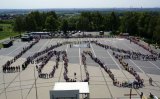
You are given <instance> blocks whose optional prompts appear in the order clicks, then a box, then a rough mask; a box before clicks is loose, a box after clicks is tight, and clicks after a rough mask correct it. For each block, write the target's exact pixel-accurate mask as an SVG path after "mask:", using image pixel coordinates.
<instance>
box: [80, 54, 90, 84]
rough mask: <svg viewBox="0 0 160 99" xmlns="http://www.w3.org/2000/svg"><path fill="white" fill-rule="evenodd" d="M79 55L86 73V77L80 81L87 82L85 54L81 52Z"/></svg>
mask: <svg viewBox="0 0 160 99" xmlns="http://www.w3.org/2000/svg"><path fill="white" fill-rule="evenodd" d="M81 56H82V64H83V65H84V70H85V73H86V78H85V79H84V80H82V82H89V72H88V70H87V66H86V56H85V55H84V53H82V54H81Z"/></svg>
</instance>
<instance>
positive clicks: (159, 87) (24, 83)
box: [0, 38, 160, 99]
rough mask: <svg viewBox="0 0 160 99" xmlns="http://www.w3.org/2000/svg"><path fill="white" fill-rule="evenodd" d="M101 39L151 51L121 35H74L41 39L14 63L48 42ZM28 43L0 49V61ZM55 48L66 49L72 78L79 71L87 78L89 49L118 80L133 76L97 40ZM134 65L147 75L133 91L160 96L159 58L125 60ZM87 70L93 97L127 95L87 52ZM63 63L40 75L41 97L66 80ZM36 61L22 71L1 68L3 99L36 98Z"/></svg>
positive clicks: (0, 96)
mask: <svg viewBox="0 0 160 99" xmlns="http://www.w3.org/2000/svg"><path fill="white" fill-rule="evenodd" d="M87 39H88V40H98V41H99V42H101V43H103V44H108V45H111V46H114V47H118V48H123V49H128V50H132V51H137V52H141V53H146V54H149V52H147V51H146V50H144V49H143V48H141V47H139V46H138V45H136V44H134V43H131V44H130V42H129V41H128V40H126V39H122V38H71V39H42V40H40V42H39V43H37V44H36V45H35V46H33V47H32V48H31V49H30V50H28V51H27V52H26V53H25V54H24V55H22V58H20V59H18V60H17V61H16V62H15V63H13V64H12V65H13V66H16V65H21V64H22V63H23V62H24V61H25V58H26V57H28V56H30V55H33V54H34V53H35V52H37V51H41V50H43V49H45V48H46V47H47V46H51V45H54V44H56V43H57V42H63V41H83V40H87ZM27 45H29V43H23V42H18V41H15V42H14V45H13V46H12V47H10V48H7V49H1V50H0V64H1V66H2V64H4V63H5V62H6V61H7V60H8V59H11V58H12V57H13V56H15V55H16V54H18V53H19V52H20V51H21V50H22V49H23V47H25V46H27ZM56 50H67V53H68V58H69V67H68V69H69V72H68V76H69V77H70V78H73V77H74V72H76V73H77V79H78V80H79V81H80V80H82V79H84V78H85V72H84V66H83V65H82V63H81V57H80V53H82V52H83V51H84V50H90V51H92V53H94V55H95V56H96V57H98V58H100V59H101V60H102V61H103V62H104V63H105V64H107V66H108V67H109V68H110V69H111V71H112V72H113V74H114V75H115V77H116V78H117V79H118V80H119V81H132V80H134V77H133V76H132V75H130V74H129V73H128V72H126V71H125V70H124V69H123V67H122V66H121V65H120V64H119V62H118V61H117V60H116V59H115V58H114V57H113V56H112V51H110V50H105V49H103V48H101V47H99V46H96V45H95V44H91V48H84V47H83V48H79V47H72V48H69V46H68V45H63V46H61V47H59V48H56ZM54 61H55V58H54V57H53V58H51V60H50V61H49V62H48V64H46V66H45V67H44V69H43V71H44V72H49V71H50V70H51V67H52V66H53V65H54V64H55V62H54ZM125 61H126V62H128V63H129V66H132V67H133V68H134V69H135V70H136V71H137V72H138V74H139V75H140V76H141V77H142V78H143V79H144V83H145V87H144V88H140V89H136V90H135V89H134V90H133V93H135V94H137V96H133V97H134V98H137V97H139V94H140V92H142V91H143V92H144V94H145V95H146V96H148V95H149V92H150V91H151V92H152V93H153V94H155V95H156V96H158V97H160V94H159V93H160V60H157V61H137V60H125ZM87 70H88V72H89V73H90V84H89V89H90V96H91V98H94V99H101V98H103V99H104V98H105V99H106V98H116V97H119V98H121V99H128V97H127V96H124V94H127V93H129V90H130V89H129V88H119V87H116V86H113V84H112V80H111V79H110V78H109V76H108V74H107V73H106V72H105V71H104V70H103V69H102V68H100V66H99V65H98V64H96V63H95V62H94V61H93V60H91V59H90V58H89V56H87ZM63 72H64V67H63V63H62V60H61V62H60V65H59V68H58V69H57V70H56V72H55V77H54V78H52V79H42V78H37V72H36V79H37V87H38V89H37V90H38V99H49V90H51V89H52V88H53V86H54V83H55V82H59V81H65V80H64V78H63ZM149 77H152V79H153V81H154V83H153V84H154V86H151V85H149V83H148V79H149ZM34 79H35V78H34V65H33V64H30V65H29V66H28V67H27V69H26V70H24V71H22V72H20V73H7V74H4V73H2V69H0V99H12V98H14V99H22V98H23V99H35V98H36V97H35V94H36V92H35V86H34V81H35V80H34Z"/></svg>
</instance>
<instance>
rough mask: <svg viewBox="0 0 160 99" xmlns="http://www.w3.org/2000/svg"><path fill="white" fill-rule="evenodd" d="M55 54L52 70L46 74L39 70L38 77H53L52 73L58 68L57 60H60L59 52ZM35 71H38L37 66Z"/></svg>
mask: <svg viewBox="0 0 160 99" xmlns="http://www.w3.org/2000/svg"><path fill="white" fill-rule="evenodd" d="M56 53H57V54H55V55H56V65H54V66H53V69H52V71H51V72H50V73H49V74H48V73H42V70H40V72H39V77H40V78H53V77H54V73H55V71H56V69H58V65H59V61H60V52H57V51H56ZM37 71H39V67H38V66H37Z"/></svg>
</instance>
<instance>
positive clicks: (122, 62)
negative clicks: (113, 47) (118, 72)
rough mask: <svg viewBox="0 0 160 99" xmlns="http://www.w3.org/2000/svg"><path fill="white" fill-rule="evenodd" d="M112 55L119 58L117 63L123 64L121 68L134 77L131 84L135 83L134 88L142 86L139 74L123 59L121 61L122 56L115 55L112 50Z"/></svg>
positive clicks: (142, 82) (142, 81)
mask: <svg viewBox="0 0 160 99" xmlns="http://www.w3.org/2000/svg"><path fill="white" fill-rule="evenodd" d="M113 56H114V57H115V58H116V59H118V60H119V63H120V64H121V65H122V66H123V68H124V69H125V70H126V71H128V72H129V73H130V74H131V75H133V76H134V77H135V79H136V80H135V81H133V85H135V86H134V87H135V88H140V87H143V86H144V80H143V79H141V78H140V76H139V74H138V73H137V72H136V71H135V70H134V69H133V68H132V67H130V66H129V65H128V63H126V62H125V61H123V56H121V55H117V54H116V53H114V52H113Z"/></svg>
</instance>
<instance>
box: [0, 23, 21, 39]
mask: <svg viewBox="0 0 160 99" xmlns="http://www.w3.org/2000/svg"><path fill="white" fill-rule="evenodd" d="M0 27H2V29H3V31H0V40H1V39H5V38H8V37H11V36H16V35H18V34H19V33H17V32H14V31H13V27H12V25H11V24H0Z"/></svg>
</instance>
